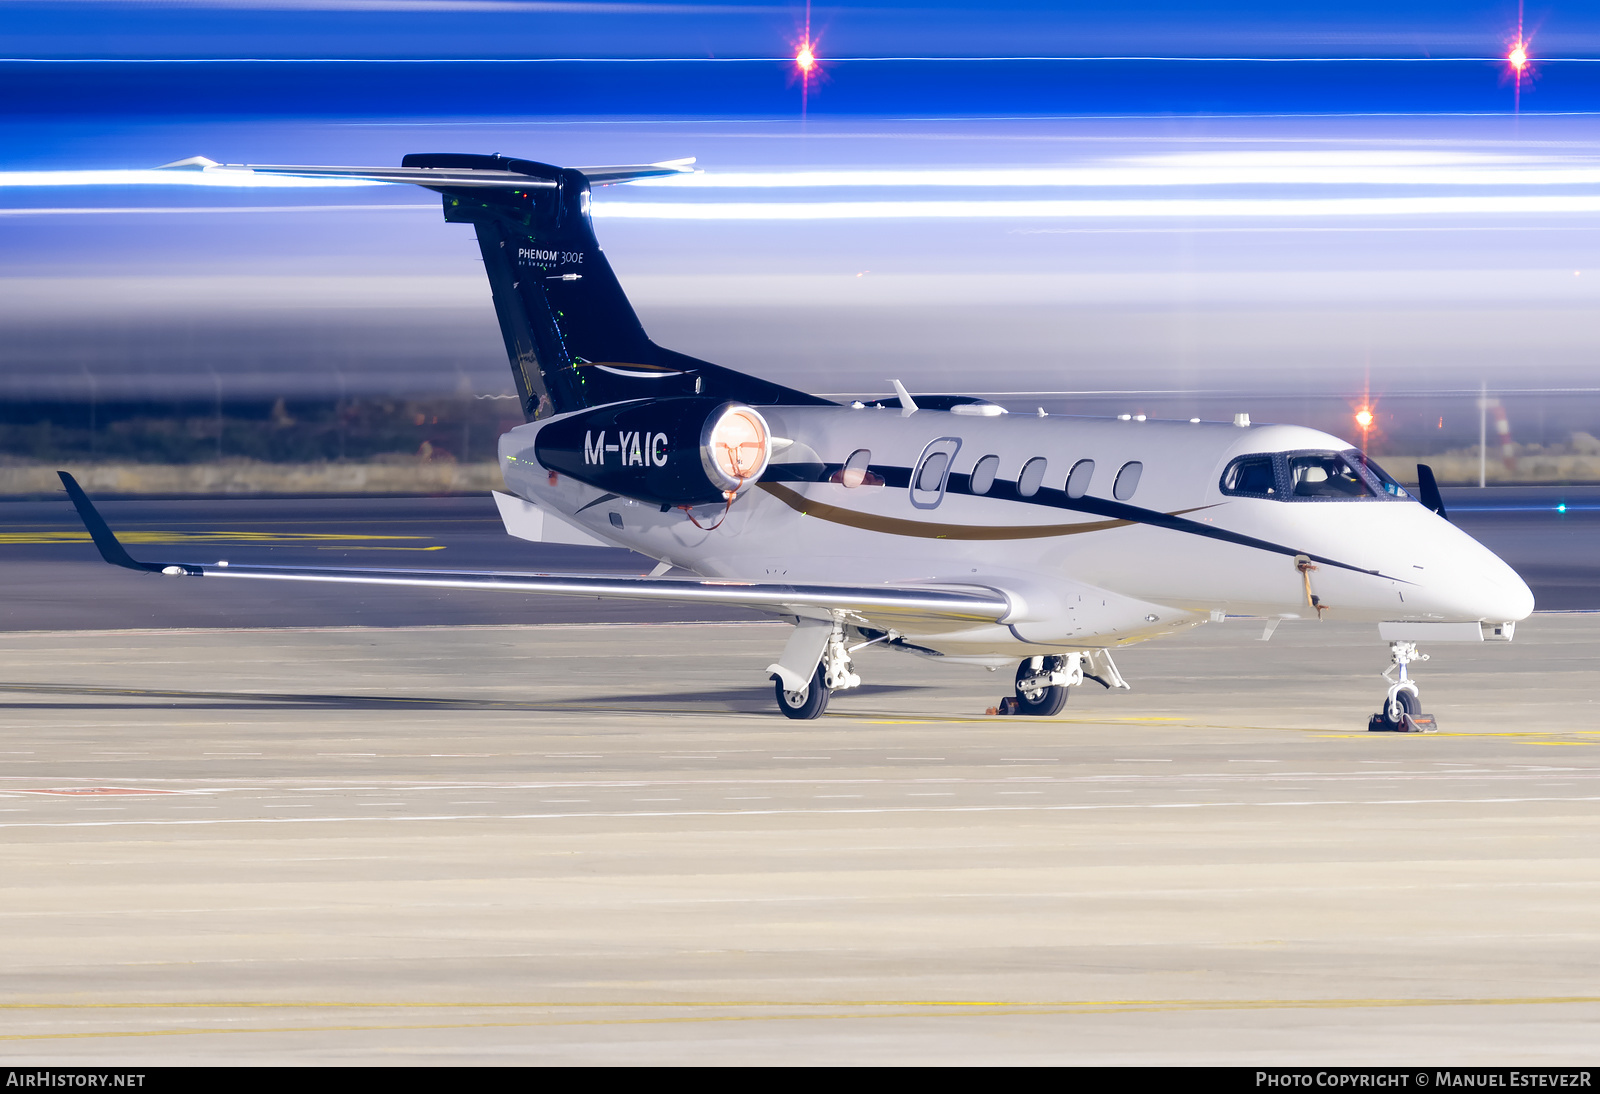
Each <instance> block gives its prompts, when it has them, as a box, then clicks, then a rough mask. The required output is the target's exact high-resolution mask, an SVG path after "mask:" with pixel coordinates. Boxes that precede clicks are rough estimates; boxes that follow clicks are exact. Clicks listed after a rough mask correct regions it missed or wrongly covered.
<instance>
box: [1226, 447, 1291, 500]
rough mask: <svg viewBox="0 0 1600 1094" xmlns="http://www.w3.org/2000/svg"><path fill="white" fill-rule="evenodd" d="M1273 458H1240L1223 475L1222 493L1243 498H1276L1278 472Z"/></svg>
mask: <svg viewBox="0 0 1600 1094" xmlns="http://www.w3.org/2000/svg"><path fill="white" fill-rule="evenodd" d="M1272 463H1273V460H1272V457H1271V456H1265V455H1263V456H1240V457H1239V458H1238V459H1236V460H1234V461H1233V462H1232V463H1230V464H1229V465H1228V469H1227V470H1226V471H1224V472H1223V473H1222V492H1223V493H1224V494H1231V495H1233V496H1235V497H1243V498H1276V497H1277V496H1278V472H1277V470H1276V469H1275V468H1274V467H1273V466H1272Z"/></svg>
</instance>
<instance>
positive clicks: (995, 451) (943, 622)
mask: <svg viewBox="0 0 1600 1094" xmlns="http://www.w3.org/2000/svg"><path fill="white" fill-rule="evenodd" d="M688 163H689V161H681V162H675V163H667V164H650V165H644V166H623V167H598V168H593V167H591V168H560V167H554V166H551V165H549V164H544V163H535V162H531V161H528V160H519V159H509V158H506V157H502V156H479V155H413V156H407V157H406V158H405V160H404V161H403V166H402V167H400V168H398V169H393V168H366V167H303V166H299V167H297V166H280V167H261V166H228V165H222V164H216V163H213V162H212V161H210V160H205V159H194V160H186V161H181V162H180V163H177V164H172V165H169V166H171V167H173V168H174V169H179V170H205V171H229V172H255V173H258V174H271V175H291V176H309V177H346V178H360V179H367V180H376V181H383V182H396V183H411V184H415V185H419V186H424V187H426V188H428V189H430V190H435V191H437V192H439V193H440V194H442V195H443V204H444V216H445V219H446V220H447V221H452V222H459V223H465V224H471V225H472V226H473V227H474V229H475V230H476V232H477V237H478V246H479V248H480V250H481V251H482V254H483V262H484V268H485V270H486V271H487V272H488V276H489V286H490V291H491V293H492V295H493V299H494V306H495V311H496V314H497V316H498V318H499V322H500V329H501V333H502V335H503V336H504V339H505V346H506V352H507V354H508V355H509V357H510V361H511V371H512V375H513V376H514V377H515V380H516V385H517V392H518V396H519V398H520V399H521V402H522V406H523V409H524V411H525V412H526V417H527V419H528V420H527V424H525V425H521V426H518V427H516V428H515V429H513V430H511V431H510V432H509V433H507V434H505V435H504V436H503V437H502V438H501V439H500V450H499V451H500V463H501V469H502V471H503V472H504V477H505V483H506V486H507V487H508V488H509V490H510V491H511V494H497V501H498V502H499V504H500V509H501V513H502V516H503V517H504V519H505V523H506V528H507V531H508V532H510V533H511V534H512V535H515V536H520V537H522V538H525V539H530V540H545V541H555V542H587V541H593V542H597V543H602V544H610V545H614V546H620V547H627V548H629V549H631V550H634V551H637V552H639V553H641V554H644V555H648V556H649V557H651V558H654V559H657V560H658V561H659V562H660V566H658V567H657V569H656V571H655V574H653V575H652V576H649V577H639V578H617V577H603V576H591V575H582V574H533V573H527V574H523V573H480V572H463V571H433V570H420V571H419V570H389V569H321V568H316V569H308V568H301V567H271V566H230V565H228V564H226V563H217V564H215V565H194V564H190V563H167V562H142V561H138V560H135V559H133V558H132V557H130V556H129V555H128V553H127V551H126V550H125V549H124V548H123V547H122V546H121V544H119V543H118V542H117V540H116V539H115V537H114V536H113V534H112V533H111V531H110V530H109V529H108V528H107V527H106V524H105V522H104V521H103V520H102V519H101V518H100V517H99V515H98V514H97V513H96V512H95V510H94V508H93V506H92V505H91V504H90V502H89V500H88V498H87V497H85V496H84V493H83V491H82V490H81V489H79V487H78V485H77V483H75V482H74V481H73V480H72V478H71V477H70V476H69V475H67V474H65V473H63V474H62V476H61V477H62V480H63V482H64V484H65V486H66V488H67V491H68V493H69V494H70V495H71V497H72V500H73V502H74V503H75V504H76V505H77V507H78V510H79V512H80V514H81V515H82V517H83V520H84V522H85V524H86V525H87V527H88V528H89V531H90V533H91V534H92V536H93V538H94V541H95V543H96V544H97V545H98V546H99V548H100V551H101V553H102V555H103V556H104V558H105V559H106V561H108V562H111V563H114V564H116V565H119V566H124V567H128V568H130V569H135V570H144V571H154V572H159V573H163V574H169V575H172V576H174V577H205V578H232V579H245V580H254V581H262V580H265V581H311V582H354V583H360V584H369V585H409V586H425V587H433V588H457V589H499V590H503V591H505V592H508V593H509V592H529V593H562V594H572V595H581V596H594V597H620V598H630V599H636V600H659V601H682V602H693V603H716V604H727V605H738V606H742V607H746V608H754V609H758V610H760V611H764V612H770V613H772V614H774V615H777V616H781V617H784V618H787V619H790V620H793V622H794V631H793V632H792V634H791V635H790V637H789V639H788V642H787V644H786V645H785V646H784V647H783V650H782V652H781V654H779V656H778V658H777V660H776V662H775V663H774V664H772V665H771V666H770V668H769V669H768V672H769V675H770V677H771V679H772V681H773V682H774V690H775V693H776V698H777V706H778V709H779V710H780V711H782V712H783V713H784V714H785V715H786V716H788V717H790V718H816V717H818V716H819V715H821V714H822V712H823V710H824V709H825V708H826V706H827V704H828V700H829V697H830V695H831V694H832V693H833V692H835V691H840V690H844V689H847V688H852V687H855V686H857V685H858V684H860V682H861V678H860V676H859V675H858V674H857V672H856V669H855V665H854V655H855V654H856V653H857V652H858V651H860V650H861V649H863V648H867V647H872V646H878V647H881V648H883V649H890V650H899V651H902V652H905V653H910V654H917V655H921V656H925V657H934V658H940V659H942V660H943V661H945V662H949V663H956V664H970V665H982V666H986V667H989V668H991V669H993V668H999V667H1002V666H1004V667H1007V668H1009V667H1011V666H1013V665H1015V666H1017V668H1016V681H1015V683H1016V691H1015V694H1014V695H1012V696H1008V697H1006V698H1005V699H1004V700H1003V701H1002V703H1001V705H1000V707H999V708H997V709H998V710H999V711H1000V712H1004V713H1020V714H1034V715H1051V714H1055V713H1057V712H1059V711H1060V710H1061V709H1062V705H1063V703H1064V702H1065V701H1066V698H1067V695H1068V690H1069V689H1070V688H1072V687H1075V686H1078V685H1081V684H1082V683H1084V682H1085V681H1091V680H1092V681H1095V682H1097V683H1099V684H1101V685H1103V686H1105V687H1127V686H1128V685H1127V684H1126V682H1125V681H1124V680H1123V678H1122V676H1121V674H1120V673H1119V672H1118V671H1117V666H1116V663H1115V662H1114V661H1113V659H1112V652H1113V650H1115V649H1117V648H1119V647H1121V646H1126V645H1129V644H1131V643H1134V642H1142V641H1146V640H1149V639H1152V638H1160V637H1163V636H1165V635H1169V634H1173V633H1176V632H1180V631H1184V630H1187V629H1188V628H1190V627H1193V626H1196V625H1198V624H1201V623H1204V622H1207V621H1208V620H1209V621H1221V620H1222V619H1224V618H1225V617H1227V616H1253V617H1261V618H1264V619H1265V620H1266V621H1267V623H1266V626H1267V634H1268V635H1270V633H1271V628H1272V627H1274V626H1276V624H1277V622H1278V621H1279V620H1283V619H1313V618H1314V619H1337V620H1353V621H1364V622H1372V623H1376V624H1378V625H1379V632H1380V637H1381V638H1383V639H1384V640H1386V641H1388V642H1389V643H1390V661H1391V664H1390V667H1389V669H1388V671H1387V672H1386V673H1385V677H1386V678H1388V679H1389V680H1390V685H1389V687H1388V690H1387V692H1386V693H1385V696H1384V700H1383V708H1382V710H1381V711H1380V712H1379V713H1378V714H1375V715H1373V717H1372V720H1371V722H1370V723H1369V725H1370V728H1374V729H1387V730H1397V731H1407V732H1410V731H1418V730H1425V729H1427V728H1429V727H1430V726H1431V719H1430V718H1429V717H1427V716H1426V715H1423V714H1422V713H1421V707H1420V704H1419V701H1418V698H1417V686H1416V683H1415V682H1414V681H1413V680H1411V679H1409V677H1408V673H1407V666H1408V665H1409V664H1411V663H1412V662H1414V661H1416V660H1419V659H1425V658H1424V655H1422V654H1420V653H1419V652H1418V650H1417V642H1418V641H1422V640H1431V639H1438V640H1447V641H1482V640H1484V639H1502V640H1509V639H1510V638H1511V636H1512V634H1513V630H1514V624H1515V622H1516V621H1517V620H1520V619H1523V618H1525V617H1526V616H1527V615H1528V614H1529V613H1530V612H1531V611H1532V610H1533V596H1532V594H1531V593H1530V592H1529V591H1528V588H1527V586H1526V585H1525V584H1523V582H1522V580H1521V579H1520V578H1519V577H1518V576H1517V575H1516V574H1515V573H1514V572H1513V571H1512V570H1511V569H1510V567H1508V566H1507V565H1506V564H1505V563H1504V562H1502V561H1501V560H1500V559H1498V558H1496V557H1495V556H1494V555H1493V554H1491V553H1490V552H1489V551H1488V550H1486V549H1485V548H1484V547H1482V546H1481V545H1479V544H1478V543H1477V542H1475V541H1474V540H1473V539H1471V538H1470V537H1469V536H1467V535H1466V534H1465V533H1464V532H1462V531H1461V530H1460V529H1458V528H1456V527H1455V526H1453V525H1452V524H1451V523H1450V522H1449V521H1448V520H1447V519H1446V515H1445V512H1444V506H1443V504H1442V502H1441V500H1440V498H1439V492H1438V489H1437V487H1436V486H1435V485H1434V482H1433V477H1432V474H1431V473H1430V472H1428V471H1427V470H1426V469H1425V468H1424V469H1423V474H1422V485H1421V488H1420V489H1419V491H1418V493H1419V495H1420V501H1419V500H1418V499H1417V498H1413V497H1412V496H1411V495H1410V494H1409V493H1408V492H1407V491H1406V490H1405V489H1404V488H1403V487H1401V485H1400V484H1399V483H1397V482H1396V481H1395V480H1394V479H1393V478H1391V477H1390V476H1389V475H1387V474H1385V473H1384V471H1383V470H1382V469H1381V468H1380V467H1378V465H1377V464H1375V463H1373V462H1372V461H1371V460H1370V459H1368V458H1366V456H1365V455H1363V454H1362V453H1361V452H1360V451H1357V450H1356V449H1355V447H1354V446H1352V445H1350V444H1348V443H1347V442H1345V441H1342V440H1340V439H1339V438H1337V437H1333V436H1330V435H1328V434H1326V433H1321V432H1318V431H1316V430H1312V429H1305V428H1301V427H1298V426H1288V425H1252V424H1251V423H1250V421H1249V420H1248V418H1247V417H1245V416H1243V415H1241V416H1239V417H1238V418H1236V419H1235V420H1234V421H1233V422H1221V423H1218V422H1202V421H1198V420H1191V421H1187V422H1181V421H1179V422H1168V421H1146V420H1144V417H1143V416H1142V415H1141V416H1138V417H1130V416H1128V415H1122V416H1121V417H1119V418H1115V419H1091V418H1079V417H1064V416H1053V415H1046V414H1044V412H1043V411H1039V412H1037V413H1036V414H1020V413H1018V414H1012V413H1007V411H1006V410H1005V409H1004V408H1002V407H1000V406H998V405H996V404H994V403H992V402H987V401H985V400H983V399H979V398H973V397H952V396H939V397H922V398H920V399H919V398H916V397H913V396H912V395H911V394H909V393H908V392H907V391H906V390H905V389H904V387H903V386H901V385H900V384H899V382H898V381H895V383H894V386H895V388H896V391H897V394H896V395H895V396H894V397H892V398H884V399H880V400H877V401H874V402H871V403H862V402H853V403H850V404H848V405H844V404H840V403H836V402H830V401H829V400H827V399H822V398H818V397H817V396H814V395H810V394H807V393H805V392H802V391H796V390H793V389H790V388H787V387H783V386H781V385H778V384H775V383H771V382H769V381H766V380H762V379H758V378H756V377H753V376H748V375H744V374H742V373H739V372H734V371H732V370H730V369H726V368H721V367H719V366H717V365H713V364H709V363H707V362H705V361H699V360H696V359H694V358H692V357H688V356H685V355H684V354H681V353H675V352H673V351H672V350H668V349H663V348H662V347H660V346H657V345H656V344H655V343H654V342H652V341H650V339H649V338H648V337H647V336H646V334H645V332H644V329H643V327H642V326H641V325H640V323H639V320H638V318H637V317H636V316H635V314H634V311H633V308H632V307H631V306H630V305H629V303H628V300H627V298H626V296H624V294H623V291H622V288H621V286H620V285H619V284H618V282H617V278H616V276H615V275H614V274H613V273H612V270H611V267H610V265H609V264H608V263H607V261H606V259H605V256H604V255H603V254H602V253H601V250H600V247H599V245H598V243H597V242H596V240H595V235H594V228H593V225H592V223H591V221H590V216H589V202H590V193H591V188H593V187H596V186H602V185H608V184H613V183H622V182H628V181H631V180H634V179H640V178H648V177H655V176H663V175H671V174H675V173H677V172H680V171H686V170H690V168H689V166H688ZM674 568H676V569H681V570H687V571H690V572H692V573H693V574H696V575H698V576H697V577H693V578H682V577H666V576H659V575H664V574H666V573H668V572H669V571H671V570H672V569H674Z"/></svg>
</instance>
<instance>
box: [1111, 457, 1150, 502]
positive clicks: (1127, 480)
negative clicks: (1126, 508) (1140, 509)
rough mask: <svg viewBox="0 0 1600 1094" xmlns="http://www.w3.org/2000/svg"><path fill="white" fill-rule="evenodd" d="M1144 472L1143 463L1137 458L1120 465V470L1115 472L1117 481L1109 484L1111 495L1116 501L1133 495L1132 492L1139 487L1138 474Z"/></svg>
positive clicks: (1125, 499)
mask: <svg viewBox="0 0 1600 1094" xmlns="http://www.w3.org/2000/svg"><path fill="white" fill-rule="evenodd" d="M1142 474H1144V464H1142V463H1140V462H1139V461H1138V460H1130V461H1128V462H1127V463H1125V464H1123V465H1122V470H1121V471H1118V472H1117V481H1116V482H1115V483H1113V484H1112V486H1111V496H1112V497H1114V498H1116V499H1117V500H1118V501H1127V500H1128V499H1129V498H1131V497H1133V492H1134V491H1135V490H1137V489H1139V476H1140V475H1142Z"/></svg>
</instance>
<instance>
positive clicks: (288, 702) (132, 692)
mask: <svg viewBox="0 0 1600 1094" xmlns="http://www.w3.org/2000/svg"><path fill="white" fill-rule="evenodd" d="M922 690H926V689H925V688H923V687H921V686H918V685H909V684H864V685H862V686H861V687H859V688H854V689H852V692H853V694H852V699H854V698H857V697H859V698H872V697H881V698H889V697H892V696H895V695H897V694H900V693H903V692H912V691H922ZM0 692H17V693H23V694H29V695H50V696H60V697H61V698H60V699H58V700H57V701H55V702H48V701H40V702H29V701H22V700H18V701H12V702H4V701H0V710H11V709H19V710H20V709H27V710H119V709H137V708H147V707H151V706H162V705H171V706H175V707H182V708H183V709H186V710H281V709H284V708H286V707H288V708H301V709H309V710H405V709H408V708H409V709H422V710H530V711H577V710H588V711H596V712H602V713H603V712H613V713H629V712H641V711H657V712H663V713H692V712H694V711H704V710H705V709H706V708H707V707H710V708H712V709H714V710H716V711H718V712H725V713H730V714H767V713H770V712H771V708H772V695H771V691H770V689H768V688H729V689H726V690H722V691H694V692H659V693H655V694H649V695H620V696H611V697H609V698H608V699H606V700H604V701H597V700H596V699H595V698H594V697H593V696H582V697H574V698H571V699H545V700H536V699H530V700H514V699H467V698H453V697H447V696H439V697H435V696H426V695H316V694H294V693H272V692H242V691H193V690H187V689H184V690H178V689H168V688H114V687H93V686H89V685H80V684H20V683H18V684H10V683H0ZM163 701H165V703H164V702H163Z"/></svg>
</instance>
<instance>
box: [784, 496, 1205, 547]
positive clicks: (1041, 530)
mask: <svg viewBox="0 0 1600 1094" xmlns="http://www.w3.org/2000/svg"><path fill="white" fill-rule="evenodd" d="M756 485H757V486H759V487H760V488H761V489H763V490H765V491H766V492H767V493H769V494H771V495H772V496H773V497H775V498H777V499H778V500H779V501H781V502H783V504H785V505H787V506H788V507H789V508H790V509H793V510H794V511H795V512H797V513H803V514H805V515H806V516H808V517H816V518H817V519H819V520H825V521H829V522H831V523H833V524H843V525H846V526H848V527H851V528H861V529H865V530H866V531H868V532H885V533H887V534H889V535H891V536H915V537H917V538H918V539H1045V538H1047V537H1050V536H1074V535H1078V534H1079V533H1081V532H1103V531H1105V530H1107V529H1108V528H1125V527H1127V526H1128V525H1130V524H1134V523H1136V522H1135V521H1131V520H1088V521H1081V522H1079V523H1077V524H1019V525H1002V526H998V527H993V528H981V527H976V526H974V525H970V524H934V523H933V522H931V521H925V520H904V519H902V518H900V517H882V516H878V515H877V514H875V513H858V512H856V511H855V510H854V509H846V508H844V507H843V506H840V505H829V504H828V503H827V502H823V501H813V500H811V499H810V498H807V497H805V496H804V495H803V494H800V493H798V492H796V491H794V490H791V489H789V488H788V487H787V486H784V485H782V484H780V483H776V482H761V483H757V484H756ZM1182 511H1183V512H1193V510H1190V509H1185V510H1182ZM1174 515H1176V514H1174Z"/></svg>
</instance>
